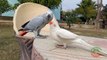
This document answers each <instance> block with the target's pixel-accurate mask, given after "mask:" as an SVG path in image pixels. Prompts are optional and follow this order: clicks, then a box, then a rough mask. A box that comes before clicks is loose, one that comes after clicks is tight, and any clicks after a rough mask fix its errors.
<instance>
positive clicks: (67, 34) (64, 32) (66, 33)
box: [56, 29, 78, 40]
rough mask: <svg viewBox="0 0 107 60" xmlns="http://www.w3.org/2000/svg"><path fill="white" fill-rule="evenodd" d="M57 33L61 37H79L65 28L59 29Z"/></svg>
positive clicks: (70, 38)
mask: <svg viewBox="0 0 107 60" xmlns="http://www.w3.org/2000/svg"><path fill="white" fill-rule="evenodd" d="M56 33H57V36H58V37H59V38H61V39H66V40H73V39H75V38H78V35H76V34H74V33H72V32H70V31H68V30H65V29H58V30H57V31H56Z"/></svg>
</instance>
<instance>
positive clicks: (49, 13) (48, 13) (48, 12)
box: [46, 10, 53, 21]
mask: <svg viewBox="0 0 107 60" xmlns="http://www.w3.org/2000/svg"><path fill="white" fill-rule="evenodd" d="M46 16H47V18H48V20H49V21H51V20H52V19H53V13H52V11H51V10H48V11H47V12H46Z"/></svg>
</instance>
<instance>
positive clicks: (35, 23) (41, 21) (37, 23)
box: [22, 10, 53, 37]
mask: <svg viewBox="0 0 107 60" xmlns="http://www.w3.org/2000/svg"><path fill="white" fill-rule="evenodd" d="M52 19H53V13H52V11H51V10H48V11H47V12H46V13H44V14H42V15H39V16H37V17H35V18H33V19H32V20H30V21H28V22H26V23H25V24H23V25H22V28H23V29H25V30H27V31H28V32H29V31H30V32H34V34H35V36H36V37H44V36H43V35H40V31H41V29H42V28H43V27H44V26H45V25H46V24H47V23H49V22H50V21H51V20H52Z"/></svg>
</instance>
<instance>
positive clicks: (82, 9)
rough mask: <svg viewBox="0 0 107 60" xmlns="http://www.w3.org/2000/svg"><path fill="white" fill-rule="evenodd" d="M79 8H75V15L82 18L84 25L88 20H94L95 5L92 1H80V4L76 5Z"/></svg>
mask: <svg viewBox="0 0 107 60" xmlns="http://www.w3.org/2000/svg"><path fill="white" fill-rule="evenodd" d="M77 5H78V6H79V7H78V8H76V13H77V14H78V15H79V16H81V17H84V19H85V20H86V23H88V22H89V20H90V18H95V16H96V4H95V2H93V1H92V0H82V2H81V3H80V4H77Z"/></svg>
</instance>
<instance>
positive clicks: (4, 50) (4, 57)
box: [0, 23, 107, 60]
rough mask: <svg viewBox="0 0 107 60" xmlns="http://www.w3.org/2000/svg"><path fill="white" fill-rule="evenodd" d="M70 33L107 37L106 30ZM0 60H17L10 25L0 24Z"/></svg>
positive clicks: (16, 44) (16, 48)
mask: <svg viewBox="0 0 107 60" xmlns="http://www.w3.org/2000/svg"><path fill="white" fill-rule="evenodd" d="M70 31H72V32H74V33H76V34H79V35H85V36H94V37H100V38H104V37H107V30H101V31H100V32H96V31H95V30H89V29H81V28H80V29H73V28H71V29H70ZM0 60H19V45H18V42H17V41H16V40H15V36H14V31H13V28H12V23H8V24H5V23H2V24H1V23H0Z"/></svg>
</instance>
